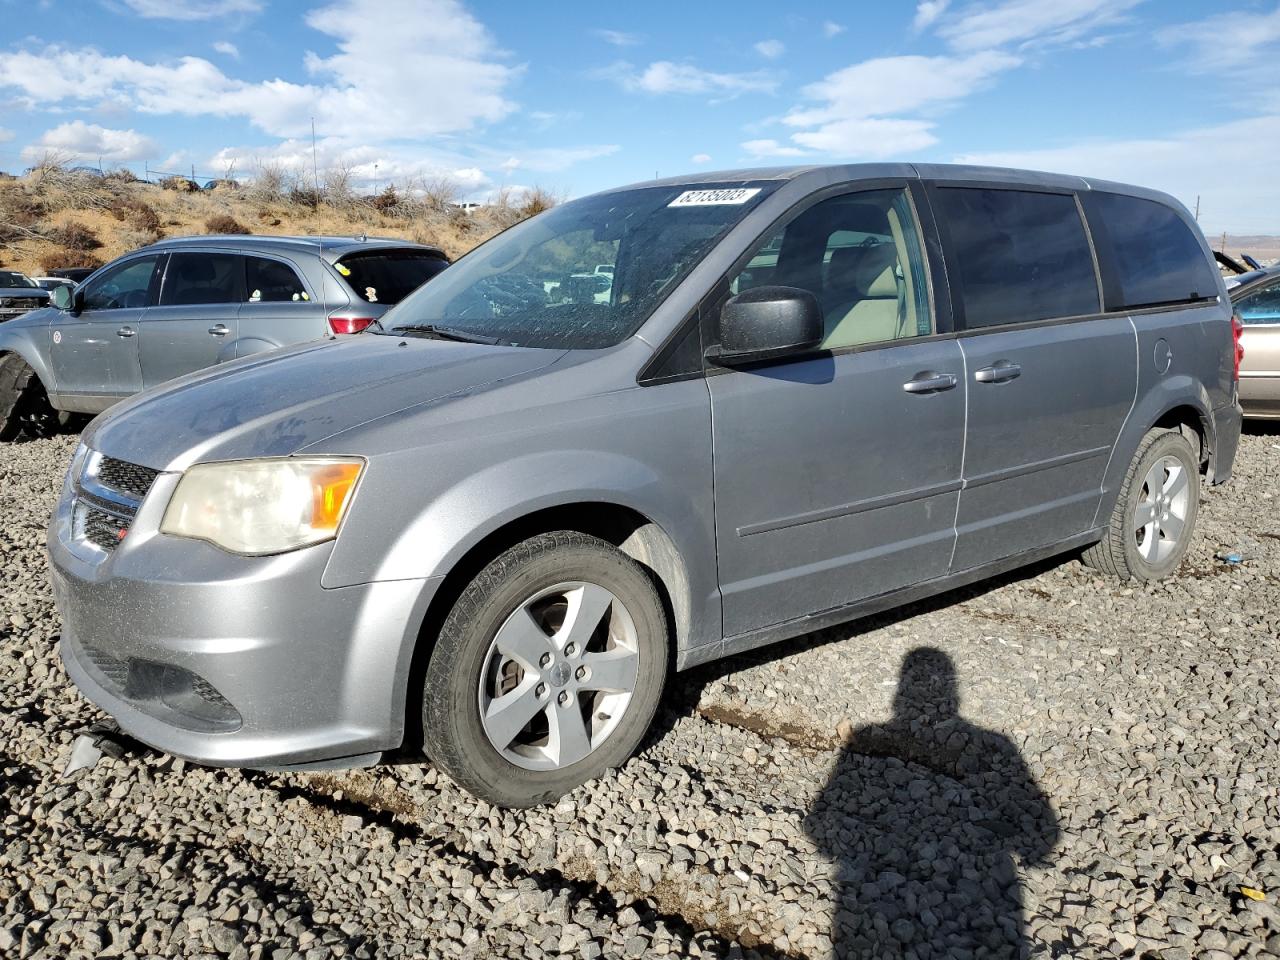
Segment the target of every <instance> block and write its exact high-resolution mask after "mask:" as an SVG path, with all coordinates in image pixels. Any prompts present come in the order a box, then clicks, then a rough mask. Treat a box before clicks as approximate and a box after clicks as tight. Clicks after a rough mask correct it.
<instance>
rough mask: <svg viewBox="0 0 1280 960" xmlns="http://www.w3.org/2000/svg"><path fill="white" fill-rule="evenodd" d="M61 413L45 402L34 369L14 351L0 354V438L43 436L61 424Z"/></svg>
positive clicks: (45, 397)
mask: <svg viewBox="0 0 1280 960" xmlns="http://www.w3.org/2000/svg"><path fill="white" fill-rule="evenodd" d="M64 417H66V415H65V414H60V413H59V412H58V411H57V410H55V409H54V408H53V406H52V405H51V404H50V403H49V396H48V394H46V393H45V391H44V384H42V383H41V382H40V378H39V377H38V376H36V372H35V370H33V369H32V368H31V366H30V365H29V364H28V363H27V362H26V361H25V360H23V359H22V357H20V356H18V355H17V354H16V353H9V354H5V355H4V356H3V357H0V441H9V440H16V439H17V438H18V437H19V436H21V435H23V434H26V435H27V436H29V437H47V436H51V435H52V434H55V433H57V432H58V431H59V430H60V429H61V428H62V426H63V418H64Z"/></svg>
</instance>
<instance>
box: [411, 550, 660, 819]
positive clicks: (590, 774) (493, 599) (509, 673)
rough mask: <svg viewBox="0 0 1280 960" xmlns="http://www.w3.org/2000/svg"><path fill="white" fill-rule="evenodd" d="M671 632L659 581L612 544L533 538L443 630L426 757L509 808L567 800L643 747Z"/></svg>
mask: <svg viewBox="0 0 1280 960" xmlns="http://www.w3.org/2000/svg"><path fill="white" fill-rule="evenodd" d="M667 634H668V628H667V621H666V615H665V612H664V607H663V605H662V602H661V600H660V599H659V597H658V593H657V590H656V589H655V588H654V585H653V582H652V581H651V580H650V578H649V575H648V574H647V572H646V571H645V569H644V568H643V567H641V566H640V564H638V563H636V562H635V561H634V560H632V559H631V558H630V557H628V556H626V555H625V554H623V553H621V552H620V551H619V550H617V549H616V548H614V547H613V546H612V545H611V544H609V543H607V542H606V541H604V540H600V539H598V538H596V537H591V536H587V535H586V534H582V533H576V532H572V531H563V530H562V531H558V532H555V533H547V534H542V535H541V536H537V537H534V538H532V539H530V540H526V541H525V542H523V543H521V544H518V545H517V546H515V547H513V548H512V549H510V550H508V551H507V552H506V553H504V554H502V555H501V556H500V557H498V558H497V559H496V560H494V561H493V562H492V563H490V564H489V565H488V566H487V567H485V568H484V569H483V570H482V571H481V572H480V573H479V575H478V576H477V577H476V578H475V579H474V580H473V581H472V582H471V584H470V585H469V586H468V587H467V588H466V589H465V590H464V591H463V592H462V595H461V597H459V598H458V601H457V603H456V604H454V607H453V610H452V611H451V612H450V614H449V616H448V618H447V619H446V620H445V623H444V626H443V627H442V628H441V630H440V635H439V637H438V639H437V641H436V645H435V648H434V650H433V651H432V654H431V660H430V663H429V664H428V666H427V672H426V680H425V687H424V690H423V708H422V724H423V745H424V747H425V748H426V753H427V755H428V756H429V757H431V759H432V760H433V761H434V762H435V763H436V765H437V766H439V767H440V769H442V770H443V771H444V772H445V773H447V774H448V775H449V776H450V777H452V778H453V780H454V781H456V782H457V783H458V784H459V785H460V786H462V787H463V788H464V789H466V790H467V791H469V792H470V793H472V794H474V795H475V796H478V797H482V798H484V799H485V800H488V801H490V802H491V803H494V804H497V805H498V806H502V807H531V806H536V805H538V804H541V803H546V802H549V801H552V800H556V799H558V798H559V797H561V796H563V795H564V794H565V793H567V792H569V791H570V790H572V789H573V788H574V787H577V786H579V785H580V784H582V783H585V782H586V781H588V780H591V779H594V778H595V777H598V776H600V775H601V774H602V773H604V772H605V771H606V770H609V769H610V768H612V767H615V766H617V765H618V764H620V763H623V762H625V761H626V760H627V759H628V758H629V757H630V756H631V754H632V753H633V752H634V751H635V749H636V747H637V746H638V745H639V744H640V741H641V740H642V739H643V737H644V735H645V732H646V731H647V730H648V728H649V724H650V722H651V721H652V719H653V715H654V712H655V710H656V709H657V706H658V701H659V699H660V698H661V696H662V688H663V685H664V682H665V680H666V673H667V639H668V636H667Z"/></svg>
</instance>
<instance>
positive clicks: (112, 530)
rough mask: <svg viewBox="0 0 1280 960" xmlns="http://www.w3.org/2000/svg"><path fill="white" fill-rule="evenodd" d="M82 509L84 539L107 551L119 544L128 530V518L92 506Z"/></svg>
mask: <svg viewBox="0 0 1280 960" xmlns="http://www.w3.org/2000/svg"><path fill="white" fill-rule="evenodd" d="M83 510H84V515H83V519H82V520H81V535H82V536H83V537H84V538H85V539H86V540H88V541H89V542H90V543H92V544H93V545H94V546H95V547H97V548H98V549H99V550H105V551H107V553H110V552H111V551H112V550H114V549H115V548H116V547H118V546H120V541H121V540H123V539H124V537H125V534H127V533H128V532H129V521H128V520H126V519H124V518H122V517H117V516H114V515H113V514H110V513H107V512H106V511H105V510H95V509H94V508H93V507H84V508H83Z"/></svg>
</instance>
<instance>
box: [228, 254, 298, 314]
mask: <svg viewBox="0 0 1280 960" xmlns="http://www.w3.org/2000/svg"><path fill="white" fill-rule="evenodd" d="M244 262H245V292H246V293H247V295H248V296H247V299H248V302H249V303H281V302H286V301H295V300H310V299H311V297H310V296H309V295H308V294H307V288H306V287H304V286H303V285H302V281H301V280H299V279H298V275H297V274H296V273H294V271H293V267H291V266H289V265H288V264H287V263H281V262H280V261H279V260H268V259H267V258H266V257H245V258H244Z"/></svg>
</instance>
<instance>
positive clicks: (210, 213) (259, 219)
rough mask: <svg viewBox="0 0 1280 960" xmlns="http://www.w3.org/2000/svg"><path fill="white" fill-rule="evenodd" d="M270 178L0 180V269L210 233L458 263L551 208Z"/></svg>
mask: <svg viewBox="0 0 1280 960" xmlns="http://www.w3.org/2000/svg"><path fill="white" fill-rule="evenodd" d="M268 173H269V175H267V176H259V177H258V178H257V179H256V180H255V181H254V182H252V183H250V184H239V183H236V182H234V181H219V182H218V183H217V186H216V187H215V188H214V189H212V190H199V189H194V187H195V185H194V184H193V183H191V182H190V181H187V180H183V179H179V178H174V179H171V180H169V181H165V182H164V183H162V184H152V183H145V182H142V181H139V180H137V179H136V178H134V177H133V176H132V175H131V174H128V173H120V172H117V173H110V174H107V175H106V176H101V175H98V174H96V173H85V172H76V171H70V170H68V169H66V168H65V167H64V166H62V165H59V164H48V165H44V166H42V167H40V168H37V169H35V170H34V171H32V172H31V173H28V174H26V175H25V176H23V177H20V178H8V179H3V180H0V267H3V268H7V269H14V270H21V271H23V272H24V273H26V274H28V275H29V276H36V275H41V274H44V273H45V272H47V271H48V270H51V269H56V268H58V267H79V266H85V267H96V266H99V265H101V264H103V263H106V262H108V261H110V260H112V259H114V258H115V257H118V256H120V255H121V254H123V253H127V252H128V251H130V250H134V249H137V248H138V247H141V246H145V245H146V244H148V243H153V242H155V241H156V240H158V239H160V238H162V237H173V236H186V235H191V234H209V233H255V234H336V235H356V234H362V233H367V234H369V235H371V236H388V237H398V238H402V239H406V240H413V241H416V242H419V243H430V244H435V245H437V246H440V247H442V248H443V249H444V250H445V252H446V253H448V254H449V256H450V257H451V258H457V257H459V256H461V255H462V254H463V253H465V252H466V251H468V250H470V249H471V248H472V247H474V246H476V245H477V244H479V243H481V242H483V241H484V240H486V239H488V238H489V237H491V236H492V235H493V234H495V233H497V232H498V231H499V230H502V229H505V228H506V227H508V226H510V225H511V224H513V223H516V222H518V221H519V220H521V219H523V218H525V217H528V216H532V215H533V214H535V213H538V212H540V211H541V210H544V209H546V208H547V207H549V206H551V205H553V204H554V202H555V201H554V200H553V199H552V198H551V197H549V196H548V195H547V194H545V193H543V192H542V191H533V192H530V193H528V194H522V195H520V196H518V197H512V196H502V195H500V196H499V197H498V198H497V199H496V201H495V202H494V203H492V204H490V205H488V206H485V207H481V208H479V209H476V210H474V211H472V212H464V211H462V210H461V209H459V208H457V207H456V206H455V205H454V201H455V200H456V199H457V196H458V190H457V188H456V187H455V186H454V185H452V184H451V183H449V182H448V181H444V180H441V181H420V182H418V183H416V184H410V185H407V186H405V187H401V188H400V189H396V188H394V187H388V188H387V189H386V190H384V191H383V192H382V193H380V194H377V195H375V196H359V195H356V194H355V193H353V192H352V191H351V190H350V189H348V188H347V186H346V184H345V183H344V182H343V181H342V180H341V179H340V178H339V179H338V180H337V181H336V182H335V181H334V179H332V178H331V179H330V180H329V181H327V182H325V183H324V184H323V185H322V186H321V188H320V189H319V190H316V189H314V188H311V187H309V186H306V185H303V184H300V183H299V182H298V181H296V180H292V181H291V180H290V179H289V178H287V177H285V176H282V175H279V174H270V172H268Z"/></svg>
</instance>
